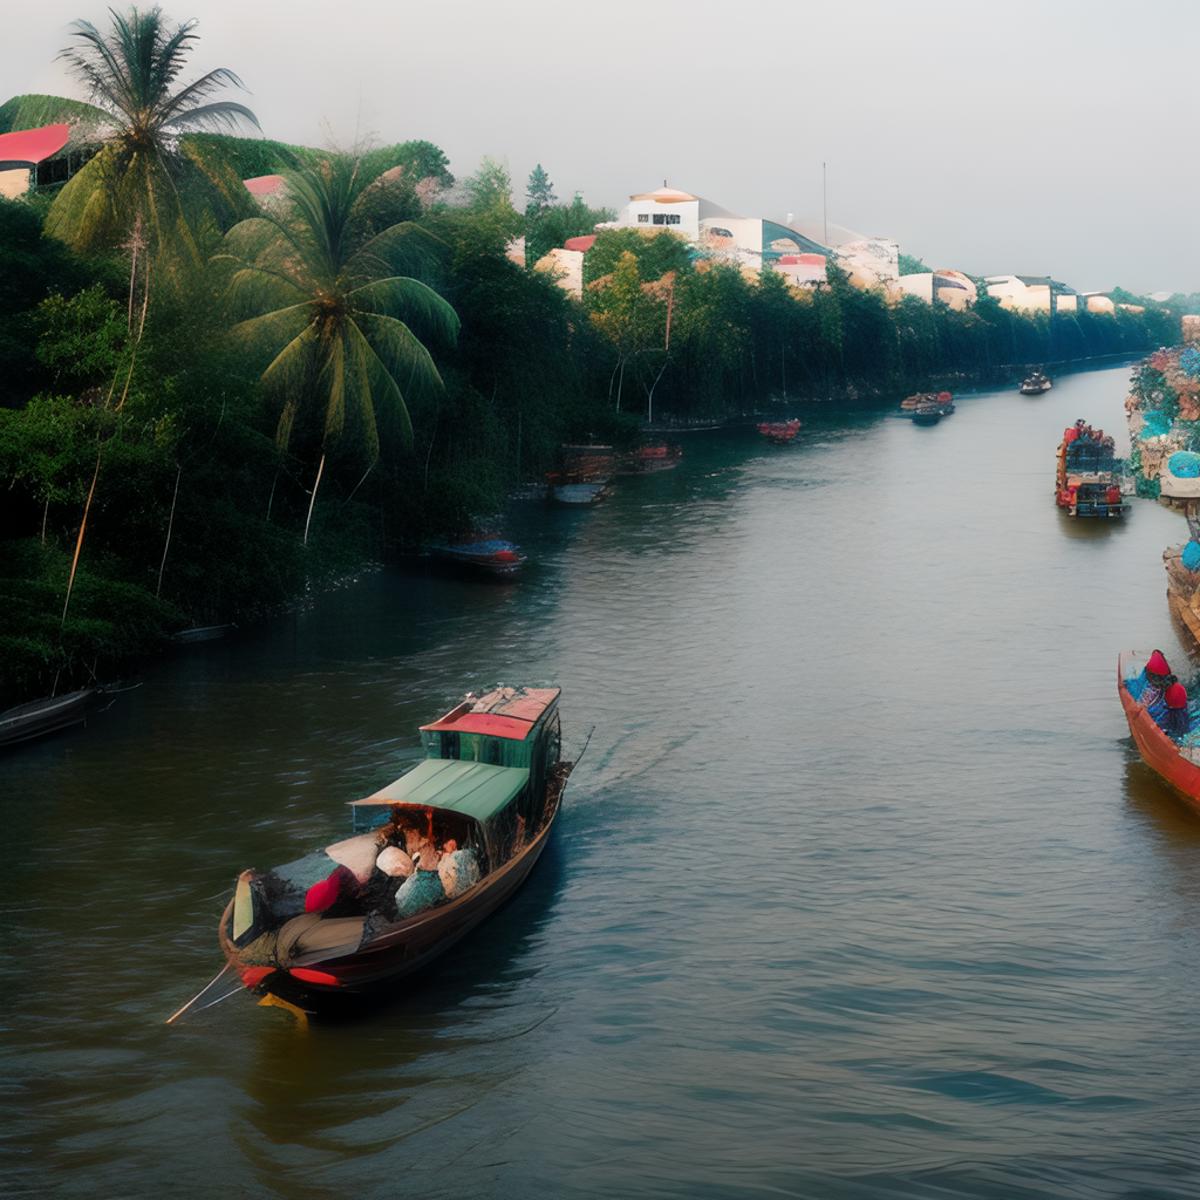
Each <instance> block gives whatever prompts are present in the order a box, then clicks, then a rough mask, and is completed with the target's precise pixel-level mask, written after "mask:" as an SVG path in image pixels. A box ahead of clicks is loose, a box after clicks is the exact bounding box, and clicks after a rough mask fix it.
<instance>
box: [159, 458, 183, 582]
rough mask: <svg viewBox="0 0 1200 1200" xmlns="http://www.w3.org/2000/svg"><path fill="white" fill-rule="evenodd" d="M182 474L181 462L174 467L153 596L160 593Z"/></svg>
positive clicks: (173, 526)
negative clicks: (168, 514) (168, 512)
mask: <svg viewBox="0 0 1200 1200" xmlns="http://www.w3.org/2000/svg"><path fill="white" fill-rule="evenodd" d="M182 474H183V464H182V463H180V464H179V466H177V467H176V468H175V491H174V492H173V493H172V495H171V515H170V517H168V518H167V540H166V541H165V542H163V553H162V562H160V563H159V564H158V586H157V587H156V588H155V589H154V598H155V599H156V600H157V599H158V597H159V596H160V595H162V577H163V568H164V567H165V566H166V565H167V551H168V550H169V549H170V548H171V530H172V529H174V528H175V501H176V500H178V499H179V477H180V475H182Z"/></svg>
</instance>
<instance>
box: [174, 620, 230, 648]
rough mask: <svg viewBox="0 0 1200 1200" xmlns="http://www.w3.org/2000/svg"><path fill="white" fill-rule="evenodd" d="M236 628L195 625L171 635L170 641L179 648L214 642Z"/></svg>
mask: <svg viewBox="0 0 1200 1200" xmlns="http://www.w3.org/2000/svg"><path fill="white" fill-rule="evenodd" d="M236 628H237V626H236V625H195V626H193V627H192V628H191V629H181V630H180V631H179V632H178V633H173V634H171V641H173V642H175V643H176V644H177V645H180V646H190V645H191V644H192V643H193V642H214V641H216V640H217V639H218V638H223V637H225V636H226V634H228V633H230V632H231V631H232V630H234V629H236Z"/></svg>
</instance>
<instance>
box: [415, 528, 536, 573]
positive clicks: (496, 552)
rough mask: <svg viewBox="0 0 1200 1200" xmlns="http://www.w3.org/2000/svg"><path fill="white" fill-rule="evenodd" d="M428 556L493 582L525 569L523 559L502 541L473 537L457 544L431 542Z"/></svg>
mask: <svg viewBox="0 0 1200 1200" xmlns="http://www.w3.org/2000/svg"><path fill="white" fill-rule="evenodd" d="M429 553H430V555H431V556H432V557H433V558H434V559H435V560H436V561H437V562H441V563H445V564H447V565H449V566H453V567H458V568H464V569H465V570H468V571H471V572H474V573H476V574H480V575H488V576H491V577H493V578H500V579H509V578H511V577H512V576H513V575H515V574H517V572H518V571H520V569H521V568H522V567H523V566H524V565H525V562H526V555H524V554H522V553H521V548H520V547H519V546H517V545H516V543H514V542H510V541H507V540H506V539H504V538H486V537H475V538H468V539H465V540H463V541H460V542H433V543H432V544H431V545H430V547H429Z"/></svg>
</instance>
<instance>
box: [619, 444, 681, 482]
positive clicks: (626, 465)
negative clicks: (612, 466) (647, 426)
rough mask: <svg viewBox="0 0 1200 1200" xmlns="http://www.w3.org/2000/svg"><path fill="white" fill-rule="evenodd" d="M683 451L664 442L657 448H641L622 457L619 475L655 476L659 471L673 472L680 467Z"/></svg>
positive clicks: (656, 446)
mask: <svg viewBox="0 0 1200 1200" xmlns="http://www.w3.org/2000/svg"><path fill="white" fill-rule="evenodd" d="M682 458H683V449H682V448H681V447H679V446H668V445H667V444H666V443H665V442H662V443H660V444H658V445H655V446H639V447H638V449H636V450H631V451H630V452H629V453H628V454H623V455H621V457H620V459H619V460H618V462H617V474H618V475H654V474H657V473H658V472H659V471H671V470H674V469H675V468H676V467H677V466H679V461H680V459H682Z"/></svg>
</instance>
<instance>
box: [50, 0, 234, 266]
mask: <svg viewBox="0 0 1200 1200" xmlns="http://www.w3.org/2000/svg"><path fill="white" fill-rule="evenodd" d="M109 11H110V14H111V16H112V28H111V30H110V31H109V32H108V33H106V34H105V33H101V32H100V30H98V29H97V28H96V27H95V25H93V24H92V23H91V22H90V21H76V22H75V23H74V25H73V26H72V29H73V31H74V32H73V37H74V44H73V45H72V46H68V47H67V48H66V49H64V50H63V51H62V52H61V53H60V55H59V57H60V58H62V59H63V60H64V61H65V62H66V63H67V65H68V66H69V68H70V69H71V71H72V73H73V74H74V75H75V76H76V78H77V79H79V80H80V81H81V82H82V83H83V84H84V86H85V87H86V88H87V90H88V93H89V98H90V100H91V102H92V104H93V105H95V106H96V110H97V119H98V121H99V122H101V123H102V129H103V132H104V134H105V135H106V136H105V137H104V144H103V147H102V149H101V150H100V152H99V153H98V154H97V155H96V156H95V157H94V158H92V159H91V160H89V161H88V162H87V163H86V164H85V165H84V167H83V168H82V169H81V170H80V171H79V172H78V173H77V174H76V175H75V176H74V177H73V178H72V179H71V180H70V181H69V182H68V183H67V184H66V186H65V187H63V189H62V191H60V192H59V194H58V196H57V197H56V198H55V201H54V204H53V205H52V206H51V208H50V211H49V213H48V214H47V219H46V228H47V230H48V231H49V232H50V233H53V234H55V235H56V236H58V237H60V238H62V239H63V240H64V241H66V242H69V243H71V244H72V245H74V246H75V247H76V248H77V249H89V248H91V247H94V246H96V245H100V244H111V243H113V242H116V241H119V240H121V239H123V238H126V237H129V238H130V242H131V245H132V247H133V249H134V255H135V257H136V254H137V251H138V250H139V249H140V248H142V246H143V245H144V246H145V247H146V249H147V250H148V251H149V252H150V254H151V255H154V254H155V253H156V252H158V251H160V250H163V249H164V248H168V249H175V248H176V247H178V246H180V245H182V246H183V247H184V249H185V250H186V251H188V252H189V257H192V258H195V257H196V252H195V246H194V240H193V234H192V231H191V229H190V228H189V221H188V200H189V199H190V197H189V192H190V191H191V190H192V185H194V184H195V183H197V182H200V183H202V184H204V185H205V186H204V187H203V188H202V189H201V190H203V191H204V192H205V193H207V197H206V198H207V199H209V200H213V199H216V198H220V199H222V200H223V201H224V203H225V205H226V206H227V207H229V208H231V209H232V213H233V215H238V214H239V212H244V211H246V210H245V204H246V200H247V197H246V196H245V194H244V191H243V190H242V188H241V184H240V181H238V180H236V179H233V178H232V177H231V173H230V172H228V171H222V170H221V169H220V168H219V167H215V166H213V165H212V164H210V163H208V162H206V161H205V160H204V159H203V158H202V157H201V155H200V154H199V153H198V152H196V151H195V150H189V149H188V148H187V147H184V146H181V144H180V141H179V137H180V135H181V134H183V133H186V132H188V131H190V130H199V129H226V130H232V129H236V128H238V126H239V125H241V124H243V123H245V124H249V125H253V126H255V127H256V128H257V126H258V118H257V117H256V116H255V115H254V113H252V112H251V111H250V109H248V108H247V107H246V106H245V105H243V104H237V103H235V102H233V101H231V100H219V99H213V96H214V95H215V94H216V93H218V92H220V91H221V90H222V89H223V88H225V87H226V86H233V87H239V88H240V87H241V86H242V82H241V80H240V79H239V78H238V77H237V76H236V75H235V74H234V73H233V72H232V71H229V70H227V69H226V68H224V67H221V68H218V69H217V70H215V71H209V72H208V73H207V74H205V75H202V76H201V77H200V78H199V79H197V80H196V81H195V82H194V83H190V84H188V85H187V86H186V87H181V88H179V89H178V90H173V89H175V85H176V83H177V81H178V79H179V76H180V74H181V73H182V71H183V69H184V66H185V64H186V61H187V58H188V55H189V54H190V53H191V51H192V48H193V43H194V42H195V41H196V38H197V35H196V33H195V28H196V22H195V21H185V22H183V24H181V25H174V24H172V23H171V22H170V21H169V20H168V19H167V18H166V17H164V16H163V12H162V10H161V9H160V8H157V7H155V8H151V9H138V8H130V9H129V11H128V12H127V13H124V14H122V13H119V12H117V11H115V10H113V9H110V10H109ZM239 206H240V207H239ZM136 270H137V264H136V261H135V264H134V275H136Z"/></svg>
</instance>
